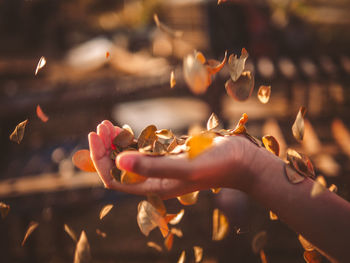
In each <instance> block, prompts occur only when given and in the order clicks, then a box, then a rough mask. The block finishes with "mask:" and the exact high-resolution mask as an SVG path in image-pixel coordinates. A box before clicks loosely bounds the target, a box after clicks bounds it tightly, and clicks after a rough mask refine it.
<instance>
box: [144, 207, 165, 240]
mask: <svg viewBox="0 0 350 263" xmlns="http://www.w3.org/2000/svg"><path fill="white" fill-rule="evenodd" d="M137 224H138V226H139V228H140V230H141V232H142V233H143V234H144V235H145V236H148V235H149V233H150V232H151V231H152V230H153V229H154V228H156V227H157V226H158V227H159V229H160V231H161V233H162V235H163V237H166V236H167V235H168V233H169V228H168V225H167V223H166V221H165V219H164V217H162V215H161V214H159V213H158V211H157V209H156V208H155V207H153V205H152V204H151V203H149V202H148V201H141V202H140V203H139V205H138V213H137Z"/></svg>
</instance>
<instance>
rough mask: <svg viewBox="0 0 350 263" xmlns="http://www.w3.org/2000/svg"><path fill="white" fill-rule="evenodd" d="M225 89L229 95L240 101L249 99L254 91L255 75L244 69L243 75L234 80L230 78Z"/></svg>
mask: <svg viewBox="0 0 350 263" xmlns="http://www.w3.org/2000/svg"><path fill="white" fill-rule="evenodd" d="M225 89H226V92H227V94H228V95H229V96H231V97H232V98H234V99H235V100H238V101H245V100H247V99H248V98H249V97H250V96H251V95H252V93H253V89H254V75H253V73H251V72H250V71H244V72H243V73H242V75H241V77H240V78H239V79H238V80H237V81H236V82H233V80H232V79H229V80H227V81H226V83H225Z"/></svg>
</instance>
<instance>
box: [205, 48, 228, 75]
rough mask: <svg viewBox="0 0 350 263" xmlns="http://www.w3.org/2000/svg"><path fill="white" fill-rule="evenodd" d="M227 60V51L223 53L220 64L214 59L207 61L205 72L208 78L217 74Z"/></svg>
mask: <svg viewBox="0 0 350 263" xmlns="http://www.w3.org/2000/svg"><path fill="white" fill-rule="evenodd" d="M226 60H227V51H226V52H225V56H224V59H223V60H222V61H221V62H220V61H218V60H216V59H209V60H208V62H207V70H208V74H209V76H212V75H214V74H216V73H218V72H219V71H220V70H221V69H222V68H223V67H224V65H225V63H226Z"/></svg>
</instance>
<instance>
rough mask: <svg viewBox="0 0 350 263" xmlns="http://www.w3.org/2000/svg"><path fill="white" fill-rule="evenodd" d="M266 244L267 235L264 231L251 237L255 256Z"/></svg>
mask: <svg viewBox="0 0 350 263" xmlns="http://www.w3.org/2000/svg"><path fill="white" fill-rule="evenodd" d="M266 242H267V233H266V231H261V232H259V233H257V234H256V235H255V236H254V237H253V241H252V249H253V252H254V253H255V254H258V253H259V252H260V251H261V250H263V249H264V247H265V245H266Z"/></svg>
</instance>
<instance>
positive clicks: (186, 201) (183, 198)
mask: <svg viewBox="0 0 350 263" xmlns="http://www.w3.org/2000/svg"><path fill="white" fill-rule="evenodd" d="M198 194H199V191H195V192H192V193H188V194H184V195H180V196H178V197H177V200H179V202H180V203H181V204H183V205H194V204H195V203H197V200H198Z"/></svg>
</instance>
